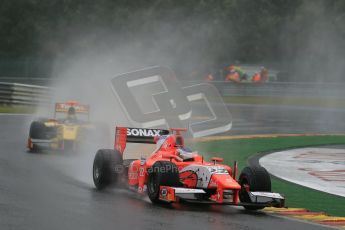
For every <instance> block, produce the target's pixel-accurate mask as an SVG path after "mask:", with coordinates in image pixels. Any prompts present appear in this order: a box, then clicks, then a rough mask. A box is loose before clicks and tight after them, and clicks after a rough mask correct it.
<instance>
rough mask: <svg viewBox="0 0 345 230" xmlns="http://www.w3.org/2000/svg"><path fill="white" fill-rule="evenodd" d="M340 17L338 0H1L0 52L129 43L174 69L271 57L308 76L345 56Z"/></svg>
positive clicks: (344, 9)
mask: <svg viewBox="0 0 345 230" xmlns="http://www.w3.org/2000/svg"><path fill="white" fill-rule="evenodd" d="M344 25H345V1H343V0H329V1H328V0H315V1H314V0H255V1H253V0H218V1H212V0H188V1H185V0H135V1H127V0H98V1H93V0H92V1H91V0H49V1H46V0H15V1H13V0H2V2H1V7H0V28H1V29H0V56H2V57H28V56H39V57H44V58H50V59H54V58H55V57H56V56H58V55H60V54H64V53H65V54H66V53H72V52H79V51H82V50H87V49H90V48H92V47H95V49H97V50H100V51H102V50H104V51H105V52H106V51H107V50H109V49H112V48H116V47H117V46H122V44H127V45H128V43H130V44H131V45H128V46H129V47H132V48H133V47H134V48H135V49H136V50H138V51H140V52H141V53H145V55H146V56H152V59H153V60H152V61H153V62H154V59H155V56H159V57H161V56H162V55H161V54H162V53H163V54H168V55H169V56H170V57H171V60H172V62H174V65H175V66H179V68H181V69H184V68H185V69H188V68H187V67H186V66H185V63H186V62H187V61H188V65H189V66H193V67H195V66H200V68H202V67H205V66H208V67H212V66H214V67H219V66H222V65H223V64H226V63H228V62H230V61H234V60H239V61H241V62H244V63H264V62H270V63H271V62H275V63H279V64H284V65H285V66H286V67H287V68H289V69H292V70H293V71H296V70H298V71H301V72H302V75H303V76H305V77H306V78H309V77H310V76H307V75H308V73H310V69H315V71H316V70H317V72H320V68H319V66H320V64H322V65H323V67H324V70H322V71H324V72H323V73H322V74H326V73H327V71H329V70H330V69H332V68H333V69H337V68H335V67H334V66H339V65H341V64H342V63H345V60H344V54H343V53H342V51H343V50H345V49H344V48H345V47H344V43H345V42H344V41H345V39H344V38H345V28H344V27H345V26H344ZM134 48H133V49H134ZM158 54H159V55H158ZM306 66H308V67H309V68H307V69H308V71H305V72H303V69H304V68H305V67H306ZM337 71H338V72H339V73H340V72H341V71H343V70H342V69H341V68H340V69H339V70H338V69H337Z"/></svg>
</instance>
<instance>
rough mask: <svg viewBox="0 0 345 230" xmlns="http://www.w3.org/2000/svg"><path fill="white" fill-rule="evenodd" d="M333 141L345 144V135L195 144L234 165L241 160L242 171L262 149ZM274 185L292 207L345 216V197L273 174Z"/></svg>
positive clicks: (287, 147) (279, 148) (202, 151)
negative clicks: (282, 178) (297, 183)
mask: <svg viewBox="0 0 345 230" xmlns="http://www.w3.org/2000/svg"><path fill="white" fill-rule="evenodd" d="M333 144H345V136H303V137H275V138H253V139H232V140H222V141H212V142H201V143H197V144H195V146H194V147H195V148H196V149H197V150H198V151H199V152H200V153H201V154H203V153H209V154H212V155H217V156H220V157H223V158H224V161H225V163H226V164H228V165H230V166H231V165H233V161H234V160H237V162H238V164H239V172H240V171H241V169H242V168H243V167H245V166H246V165H247V161H248V159H249V158H250V157H252V156H254V155H256V154H258V153H262V152H273V151H276V150H283V149H289V148H299V147H307V146H318V145H333ZM204 155H205V154H204ZM272 189H273V191H276V192H279V193H282V194H284V195H285V196H286V205H287V206H288V207H302V208H307V209H310V210H312V211H324V212H326V213H328V214H330V215H336V216H345V211H344V210H345V209H344V207H345V198H342V197H339V196H334V195H331V194H327V193H324V192H318V191H316V190H313V189H309V188H306V187H303V186H299V185H296V184H293V183H290V182H287V181H282V180H280V179H276V178H272Z"/></svg>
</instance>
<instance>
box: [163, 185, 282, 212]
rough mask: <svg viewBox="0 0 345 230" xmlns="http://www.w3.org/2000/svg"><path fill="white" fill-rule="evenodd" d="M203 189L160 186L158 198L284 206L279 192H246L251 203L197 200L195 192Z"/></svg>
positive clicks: (176, 200) (238, 204)
mask: <svg viewBox="0 0 345 230" xmlns="http://www.w3.org/2000/svg"><path fill="white" fill-rule="evenodd" d="M205 193H206V192H205V191H204V190H203V189H189V188H178V187H169V186H161V187H160V193H159V199H160V200H162V201H166V202H170V203H173V202H178V201H180V200H184V201H189V202H194V203H195V202H197V203H206V204H222V205H234V206H262V207H284V203H285V198H284V197H283V196H282V195H281V194H279V193H272V192H248V195H249V197H250V199H251V203H243V202H237V203H235V202H230V201H227V200H226V199H224V201H223V202H221V203H219V202H216V201H213V200H210V199H209V200H198V198H197V196H196V195H197V194H205Z"/></svg>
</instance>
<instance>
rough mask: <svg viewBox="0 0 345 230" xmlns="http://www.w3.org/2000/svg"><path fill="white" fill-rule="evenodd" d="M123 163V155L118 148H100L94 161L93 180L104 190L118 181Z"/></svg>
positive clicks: (99, 188) (98, 187) (97, 186)
mask: <svg viewBox="0 0 345 230" xmlns="http://www.w3.org/2000/svg"><path fill="white" fill-rule="evenodd" d="M122 165H123V160H122V155H121V153H120V152H119V151H117V150H112V149H100V150H98V151H97V153H96V156H95V159H94V161H93V170H92V171H93V173H92V174H93V182H94V184H95V186H96V188H97V189H98V190H102V189H104V188H106V187H108V186H110V185H114V184H116V182H117V179H118V177H119V174H120V173H121V169H122Z"/></svg>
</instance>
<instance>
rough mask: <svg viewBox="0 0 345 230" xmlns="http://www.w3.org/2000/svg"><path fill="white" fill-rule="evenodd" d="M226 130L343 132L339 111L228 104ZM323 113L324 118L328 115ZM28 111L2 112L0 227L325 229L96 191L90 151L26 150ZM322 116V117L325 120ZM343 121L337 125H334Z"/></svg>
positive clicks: (216, 208) (230, 210)
mask: <svg viewBox="0 0 345 230" xmlns="http://www.w3.org/2000/svg"><path fill="white" fill-rule="evenodd" d="M229 108H230V111H231V112H232V115H233V122H234V123H233V129H232V131H231V134H257V133H277V132H279V133H287V132H293V133H305V132H308V133H310V132H329V133H334V132H344V131H345V124H344V122H342V120H343V118H345V111H344V110H327V111H325V110H322V111H321V110H316V109H309V108H301V107H286V106H284V107H281V108H277V107H274V106H255V107H253V106H246V105H230V106H229ZM326 118H328V119H326ZM31 119H32V118H31V117H29V116H20V115H14V116H7V115H5V116H4V115H0V129H1V132H0V148H1V149H0V229H1V230H7V229H18V230H19V229H35V230H37V229H265V230H267V229H278V228H279V229H280V230H284V229H329V228H328V227H324V226H320V225H315V224H311V223H305V222H300V221H296V220H290V219H286V218H282V217H276V216H271V215H268V214H266V213H263V212H257V213H248V212H246V211H244V210H243V209H242V208H235V207H225V206H204V205H175V206H168V207H159V206H154V205H152V204H151V203H150V202H149V200H148V199H147V198H140V197H138V196H137V195H135V194H132V193H130V192H127V191H125V190H114V189H112V190H108V191H104V192H98V191H96V190H95V189H94V187H93V184H92V179H91V167H92V160H93V156H94V150H90V151H87V152H85V153H78V154H67V153H64V154H62V153H49V154H28V153H26V148H25V140H26V135H27V132H28V126H29V122H30V120H31ZM325 119H326V120H325ZM340 121H341V123H339V122H340Z"/></svg>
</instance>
